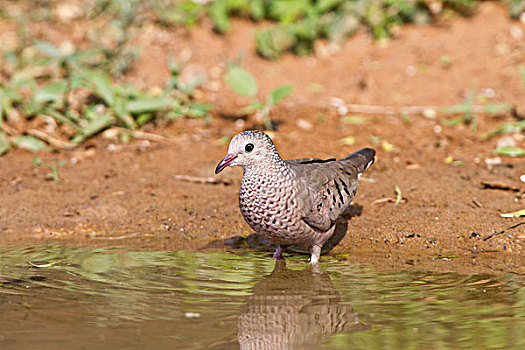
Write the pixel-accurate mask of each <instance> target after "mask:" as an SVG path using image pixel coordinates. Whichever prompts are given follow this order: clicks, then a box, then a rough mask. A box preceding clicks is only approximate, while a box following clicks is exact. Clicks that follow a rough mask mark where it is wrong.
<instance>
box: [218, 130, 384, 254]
mask: <svg viewBox="0 0 525 350" xmlns="http://www.w3.org/2000/svg"><path fill="white" fill-rule="evenodd" d="M374 156H375V150H373V149H371V148H363V149H361V150H359V151H357V152H355V153H352V154H350V155H349V156H347V157H345V158H343V159H340V160H336V159H335V158H330V159H325V160H322V159H317V158H303V159H292V160H283V159H282V158H281V157H280V156H279V153H278V152H277V149H276V148H275V146H274V144H273V142H272V140H271V139H270V137H269V136H268V135H267V134H265V133H263V132H261V131H257V130H252V131H244V132H241V133H239V134H237V135H235V136H234V137H233V138H232V140H231V141H230V144H229V147H228V154H227V155H226V156H225V157H224V158H223V159H222V160H221V161H220V163H219V164H218V165H217V167H216V169H215V174H218V173H220V172H221V171H222V170H224V169H225V168H226V167H228V166H240V167H242V168H243V176H242V180H241V186H240V190H239V208H240V210H241V214H242V216H243V217H244V219H245V220H246V222H247V223H248V225H250V227H251V228H252V229H253V230H254V231H255V232H256V233H257V234H258V235H260V236H261V237H262V238H264V239H267V240H269V241H272V242H274V243H277V244H278V248H277V250H276V252H275V254H274V255H273V256H274V258H276V259H281V258H282V246H285V245H291V244H298V245H302V246H305V247H308V248H309V250H310V252H311V257H310V263H311V264H317V263H318V262H319V258H320V255H321V247H322V246H323V244H324V243H325V242H326V241H327V240H328V239H329V238H330V236H332V234H333V233H334V230H335V225H336V222H337V219H338V218H339V217H340V216H341V215H342V214H343V213H344V212H345V210H346V209H347V208H348V207H349V206H350V204H351V203H352V200H353V199H354V196H355V194H356V191H357V183H358V180H359V178H360V177H361V174H362V173H363V172H364V171H365V170H366V169H368V168H369V167H370V166H371V165H372V163H373V162H374Z"/></svg>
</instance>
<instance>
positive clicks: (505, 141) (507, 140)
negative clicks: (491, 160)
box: [496, 136, 516, 148]
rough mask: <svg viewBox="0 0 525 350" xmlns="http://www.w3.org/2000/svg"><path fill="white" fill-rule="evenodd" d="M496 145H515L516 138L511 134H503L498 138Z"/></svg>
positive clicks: (498, 146)
mask: <svg viewBox="0 0 525 350" xmlns="http://www.w3.org/2000/svg"><path fill="white" fill-rule="evenodd" d="M496 147H497V148H501V147H516V140H514V138H513V137H512V136H503V137H502V138H500V139H499V140H498V142H497V144H496Z"/></svg>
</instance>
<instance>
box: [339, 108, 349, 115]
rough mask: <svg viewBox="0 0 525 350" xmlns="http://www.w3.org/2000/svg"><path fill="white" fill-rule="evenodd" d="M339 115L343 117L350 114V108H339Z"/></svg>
mask: <svg viewBox="0 0 525 350" xmlns="http://www.w3.org/2000/svg"><path fill="white" fill-rule="evenodd" d="M337 113H339V115H341V116H343V115H346V114H347V113H348V108H347V107H346V106H340V107H338V108H337Z"/></svg>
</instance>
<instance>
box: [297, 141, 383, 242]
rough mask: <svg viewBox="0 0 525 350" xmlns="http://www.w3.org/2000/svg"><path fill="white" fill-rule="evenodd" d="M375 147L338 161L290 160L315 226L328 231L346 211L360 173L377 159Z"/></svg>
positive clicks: (307, 219)
mask: <svg viewBox="0 0 525 350" xmlns="http://www.w3.org/2000/svg"><path fill="white" fill-rule="evenodd" d="M374 155H375V151H374V150H371V149H369V148H368V149H366V148H365V149H363V150H360V151H357V152H355V153H353V154H352V155H350V156H348V157H346V158H344V159H342V160H338V161H336V160H335V159H330V160H326V161H321V160H316V159H308V161H306V162H305V160H303V159H301V160H300V161H299V160H298V161H291V162H289V164H290V165H291V167H292V169H293V170H294V171H295V172H296V174H297V177H296V178H297V179H298V185H299V187H300V188H299V191H298V194H299V198H298V200H299V202H300V205H299V207H300V208H304V213H302V216H303V220H304V222H305V223H307V224H308V225H309V226H311V227H312V228H313V229H315V230H318V231H321V232H325V231H328V230H329V229H330V228H331V227H332V226H333V225H334V224H335V223H336V221H337V219H338V218H339V216H340V215H341V214H342V213H344V211H345V210H346V209H347V208H348V206H349V205H350V203H352V200H353V199H354V196H355V193H356V191H357V182H358V174H360V173H362V172H363V171H364V170H365V169H366V168H367V167H368V166H370V164H372V162H373V160H374Z"/></svg>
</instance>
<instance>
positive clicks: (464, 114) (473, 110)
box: [439, 86, 512, 133]
mask: <svg viewBox="0 0 525 350" xmlns="http://www.w3.org/2000/svg"><path fill="white" fill-rule="evenodd" d="M475 98H476V88H475V87H474V86H473V87H472V88H471V89H470V90H469V91H468V92H467V96H466V98H465V100H464V101H463V102H461V103H460V104H458V105H455V106H451V107H445V108H441V109H440V110H439V112H440V113H441V114H445V115H457V114H459V116H457V117H452V118H449V119H441V123H442V124H443V125H445V126H456V125H458V124H460V123H464V124H467V125H470V130H471V131H472V133H474V132H476V130H477V127H478V113H480V112H483V113H486V114H501V113H505V112H508V111H510V110H511V109H512V105H510V104H508V103H487V104H485V105H482V108H481V109H480V108H479V106H478V105H474V101H475ZM477 98H478V100H479V101H482V102H483V101H484V100H485V98H484V97H483V96H482V95H478V96H477Z"/></svg>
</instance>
